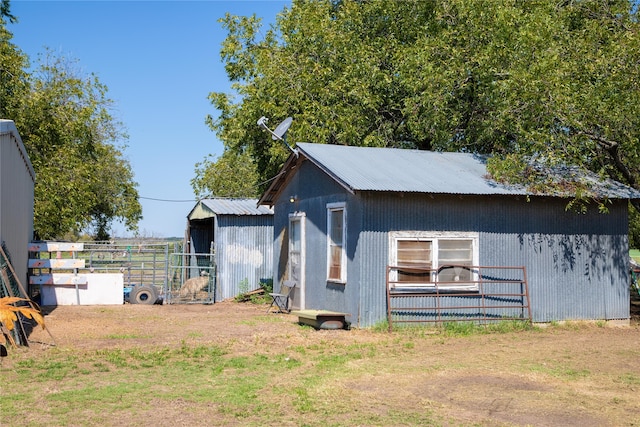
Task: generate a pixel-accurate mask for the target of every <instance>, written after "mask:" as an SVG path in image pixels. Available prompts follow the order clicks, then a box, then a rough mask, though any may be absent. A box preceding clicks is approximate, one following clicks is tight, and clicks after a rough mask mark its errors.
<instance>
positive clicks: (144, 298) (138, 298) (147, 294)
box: [129, 285, 158, 305]
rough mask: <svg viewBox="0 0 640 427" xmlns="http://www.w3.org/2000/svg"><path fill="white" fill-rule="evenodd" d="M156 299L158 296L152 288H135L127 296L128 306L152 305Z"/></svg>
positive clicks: (145, 286)
mask: <svg viewBox="0 0 640 427" xmlns="http://www.w3.org/2000/svg"><path fill="white" fill-rule="evenodd" d="M157 299H158V294H157V291H156V289H155V288H154V287H153V286H147V285H144V286H136V287H134V288H133V289H132V290H131V294H130V295H129V303H130V304H145V305H153V304H155V303H156V300H157Z"/></svg>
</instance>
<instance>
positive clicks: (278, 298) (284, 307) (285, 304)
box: [267, 280, 296, 313]
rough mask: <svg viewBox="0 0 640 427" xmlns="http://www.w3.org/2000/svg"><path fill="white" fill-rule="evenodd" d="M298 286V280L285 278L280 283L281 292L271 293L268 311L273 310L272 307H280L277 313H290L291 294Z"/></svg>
mask: <svg viewBox="0 0 640 427" xmlns="http://www.w3.org/2000/svg"><path fill="white" fill-rule="evenodd" d="M295 287H296V282H294V281H293V280H285V281H284V282H282V285H280V292H279V293H277V292H273V293H269V295H270V296H271V299H272V301H271V305H270V306H269V308H268V309H267V313H269V312H271V307H273V306H274V304H275V306H276V307H278V311H277V313H289V312H290V311H291V310H289V295H291V291H292V290H293V288H295Z"/></svg>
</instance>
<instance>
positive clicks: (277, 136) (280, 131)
mask: <svg viewBox="0 0 640 427" xmlns="http://www.w3.org/2000/svg"><path fill="white" fill-rule="evenodd" d="M268 121H269V119H267V118H266V117H265V116H262V117H260V118H259V119H258V126H260V127H261V128H262V129H264V130H266V131H267V132H269V133H270V134H271V139H273V140H274V141H282V143H283V144H284V145H286V146H287V148H288V149H289V150H290V151H291V152H292V153H293V154H295V155H296V156H297V155H298V153H297V152H296V150H294V149H293V148H292V147H291V146H290V145H289V144H288V143H287V131H288V130H289V127H290V126H291V122H293V119H292V118H291V117H287V118H286V119H284V120H283V121H282V122H281V123H280V124H279V125H278V126H276V128H275V129H274V130H271V129H269V127H268V126H267V122H268Z"/></svg>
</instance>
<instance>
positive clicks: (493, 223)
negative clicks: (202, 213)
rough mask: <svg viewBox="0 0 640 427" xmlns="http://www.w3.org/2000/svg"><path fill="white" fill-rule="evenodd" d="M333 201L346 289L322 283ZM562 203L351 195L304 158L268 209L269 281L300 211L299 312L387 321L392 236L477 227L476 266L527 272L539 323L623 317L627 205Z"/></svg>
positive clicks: (282, 264) (282, 265)
mask: <svg viewBox="0 0 640 427" xmlns="http://www.w3.org/2000/svg"><path fill="white" fill-rule="evenodd" d="M300 183H308V184H307V185H302V184H300ZM290 195H295V196H296V201H295V203H290V202H289V196H290ZM285 199H286V200H285ZM339 201H344V202H346V203H347V205H346V206H347V207H346V208H347V232H348V238H347V242H346V245H347V251H348V264H347V268H348V270H347V284H346V285H332V284H328V283H327V282H326V247H327V243H326V205H327V203H332V202H339ZM565 207H566V200H563V199H559V198H550V197H546V198H545V197H533V196H532V197H530V198H529V199H527V198H525V197H516V196H499V195H494V196H473V195H435V194H434V195H429V194H412V193H396V192H357V193H356V194H350V193H349V192H347V191H346V190H345V189H344V187H341V186H340V185H339V184H337V183H336V182H335V181H333V180H332V179H331V178H329V177H328V176H327V175H326V174H325V173H324V172H322V171H320V170H319V169H318V168H316V167H315V166H313V165H310V164H309V162H304V163H303V164H302V165H301V167H300V168H299V170H298V171H297V173H295V174H294V176H293V179H292V180H290V181H289V183H288V184H287V187H286V188H285V190H284V191H283V192H282V193H281V198H280V199H279V200H278V201H277V203H276V207H275V221H274V226H275V235H276V249H275V250H276V254H277V256H276V258H277V260H275V262H276V265H275V267H276V270H275V271H276V272H277V275H276V281H278V280H282V278H283V277H284V275H285V272H286V259H287V248H286V235H287V231H286V228H287V224H288V214H289V213H290V212H294V211H300V212H304V213H305V214H306V219H307V223H306V249H307V253H306V261H307V262H306V275H305V277H306V308H310V309H329V310H335V311H343V312H347V313H349V314H350V315H351V318H350V320H351V322H352V323H353V325H354V326H361V327H364V326H371V325H374V324H376V323H378V322H380V321H382V320H384V319H385V318H386V294H385V279H386V265H387V264H388V263H389V232H391V231H402V230H406V231H423V230H426V231H452V232H453V231H456V232H465V231H467V232H475V233H478V236H479V238H478V244H479V264H480V265H496V266H525V267H526V268H527V274H528V279H529V290H530V295H531V304H532V308H533V310H532V314H533V319H534V321H536V322H548V321H553V320H568V319H628V318H629V287H628V283H629V282H628V270H627V263H628V242H627V210H626V209H627V203H626V201H625V200H618V201H614V202H613V203H612V204H611V205H610V206H609V207H610V213H609V214H599V213H597V208H596V207H590V208H589V210H588V212H587V213H586V214H579V213H575V212H572V211H566V209H565ZM451 300H452V301H456V300H455V299H454V298H452V299H451ZM423 303H424V302H414V304H423ZM460 304H461V305H466V304H467V303H466V302H464V301H462V300H461V301H460Z"/></svg>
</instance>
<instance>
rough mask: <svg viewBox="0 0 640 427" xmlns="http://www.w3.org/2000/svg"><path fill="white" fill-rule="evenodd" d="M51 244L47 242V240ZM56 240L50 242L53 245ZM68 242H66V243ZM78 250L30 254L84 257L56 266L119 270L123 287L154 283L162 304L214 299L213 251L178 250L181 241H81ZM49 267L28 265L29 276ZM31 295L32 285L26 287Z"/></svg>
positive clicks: (78, 270)
mask: <svg viewBox="0 0 640 427" xmlns="http://www.w3.org/2000/svg"><path fill="white" fill-rule="evenodd" d="M49 243H50V244H51V242H49ZM55 244H56V243H53V245H55ZM67 246H68V244H67ZM78 248H81V249H79V250H70V251H53V252H47V253H44V252H43V253H37V254H35V253H34V254H32V256H35V257H43V256H46V257H48V258H53V259H54V260H55V259H57V260H65V259H72V260H84V264H83V265H82V264H80V265H82V266H81V267H80V268H69V269H68V271H65V269H64V268H63V269H59V268H58V269H56V273H58V274H64V273H69V274H72V275H73V276H74V277H76V278H78V277H80V278H81V277H82V276H83V275H86V274H90V273H121V274H122V275H123V282H124V286H125V292H126V288H131V287H135V286H138V285H151V286H155V287H156V288H157V290H158V295H160V296H161V298H162V300H163V303H164V304H181V303H184V304H186V303H203V304H210V303H214V302H215V300H216V298H215V295H216V267H215V261H214V254H213V253H208V254H196V253H189V254H186V253H182V242H156V241H151V242H149V241H121V240H118V241H105V242H83V243H82V244H80V245H78ZM51 272H52V271H51V270H50V269H44V268H38V269H32V271H31V272H30V275H31V276H34V275H35V276H42V275H44V274H50V273H51ZM30 293H31V294H32V295H33V294H34V293H37V290H36V289H33V290H30Z"/></svg>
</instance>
